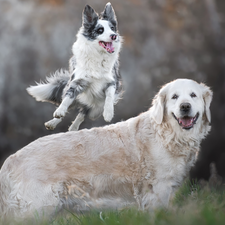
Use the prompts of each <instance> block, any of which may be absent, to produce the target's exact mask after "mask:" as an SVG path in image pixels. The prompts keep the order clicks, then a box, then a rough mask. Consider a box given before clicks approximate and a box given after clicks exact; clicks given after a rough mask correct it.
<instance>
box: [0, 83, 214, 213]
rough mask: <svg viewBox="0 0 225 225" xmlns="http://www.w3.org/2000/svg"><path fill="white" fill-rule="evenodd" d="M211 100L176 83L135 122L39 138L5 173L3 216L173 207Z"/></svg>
mask: <svg viewBox="0 0 225 225" xmlns="http://www.w3.org/2000/svg"><path fill="white" fill-rule="evenodd" d="M211 100H212V91H211V90H210V89H209V87H207V86H206V85H204V84H199V83H197V82H195V81H193V80H188V79H178V80H175V81H172V82H170V83H168V84H166V85H165V86H163V87H162V88H161V89H160V91H159V93H158V94H157V95H156V96H155V98H154V100H153V103H152V104H153V105H152V107H151V108H150V109H149V110H148V111H147V112H144V113H142V114H140V115H139V116H137V117H134V118H131V119H129V120H127V121H124V122H119V123H116V124H113V125H109V126H105V127H101V128H93V129H90V130H86V129H84V130H81V131H77V132H67V133H59V134H53V135H49V136H45V137H42V138H39V139H38V140H36V141H34V142H32V143H30V144H29V145H27V146H25V147H24V148H23V149H21V150H20V151H18V152H17V153H15V154H14V155H11V156H10V157H9V158H8V159H7V160H6V161H5V163H4V165H3V167H2V169H1V172H0V212H1V215H10V214H11V215H13V216H17V217H24V216H26V215H29V214H30V215H31V214H32V213H33V212H34V211H36V212H40V213H41V214H42V210H44V211H45V213H50V214H51V213H54V212H55V211H58V210H60V209H63V208H68V209H69V210H73V211H75V212H80V211H87V210H89V209H91V208H94V209H101V208H111V209H115V208H120V207H123V206H128V205H137V206H138V207H139V208H140V209H146V208H147V209H148V208H155V207H158V206H167V205H168V203H169V200H170V198H171V197H173V194H174V192H175V190H176V189H177V188H178V187H179V186H180V185H181V183H182V181H183V180H184V178H185V177H186V176H187V175H188V172H189V171H190V168H191V167H192V166H193V165H194V163H195V161H196V158H197V153H198V152H199V149H200V143H201V141H202V139H204V138H205V137H206V135H207V134H208V132H209V130H210V120H211V118H210V110H209V107H210V103H211Z"/></svg>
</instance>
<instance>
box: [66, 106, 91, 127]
mask: <svg viewBox="0 0 225 225" xmlns="http://www.w3.org/2000/svg"><path fill="white" fill-rule="evenodd" d="M88 112H89V110H88V109H85V108H82V109H81V110H80V112H79V114H78V115H77V117H76V119H75V120H74V121H73V123H72V124H71V126H70V127H69V131H77V130H79V127H80V125H81V123H83V121H84V119H85V117H86V116H87V114H88Z"/></svg>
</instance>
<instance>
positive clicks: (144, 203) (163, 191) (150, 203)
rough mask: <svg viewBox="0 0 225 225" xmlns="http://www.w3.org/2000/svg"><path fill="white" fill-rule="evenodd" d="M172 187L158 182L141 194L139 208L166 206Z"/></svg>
mask: <svg viewBox="0 0 225 225" xmlns="http://www.w3.org/2000/svg"><path fill="white" fill-rule="evenodd" d="M173 193H174V191H173V188H172V187H171V186H170V185H168V184H165V183H159V184H157V185H155V186H153V187H152V189H151V190H149V191H147V193H143V194H142V196H143V197H142V199H141V204H140V206H141V209H143V210H144V209H149V210H152V209H155V208H157V207H168V205H169V201H170V199H171V196H173Z"/></svg>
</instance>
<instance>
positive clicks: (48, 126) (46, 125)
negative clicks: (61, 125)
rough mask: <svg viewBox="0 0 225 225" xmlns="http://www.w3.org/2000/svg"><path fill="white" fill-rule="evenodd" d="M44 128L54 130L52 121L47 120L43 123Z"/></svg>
mask: <svg viewBox="0 0 225 225" xmlns="http://www.w3.org/2000/svg"><path fill="white" fill-rule="evenodd" d="M45 128H46V129H47V130H54V129H55V125H54V124H53V123H51V121H48V122H46V123H45Z"/></svg>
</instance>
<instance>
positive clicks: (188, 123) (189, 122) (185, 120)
mask: <svg viewBox="0 0 225 225" xmlns="http://www.w3.org/2000/svg"><path fill="white" fill-rule="evenodd" d="M173 116H174V118H175V119H176V120H177V122H178V124H179V125H180V126H181V127H182V128H183V129H185V130H189V129H191V128H192V127H193V126H194V124H195V123H196V121H197V119H198V117H199V113H197V114H196V115H195V117H189V116H184V117H182V118H177V117H176V116H175V115H174V113H173Z"/></svg>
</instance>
